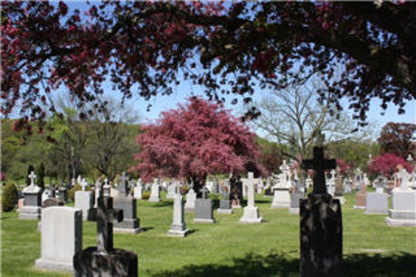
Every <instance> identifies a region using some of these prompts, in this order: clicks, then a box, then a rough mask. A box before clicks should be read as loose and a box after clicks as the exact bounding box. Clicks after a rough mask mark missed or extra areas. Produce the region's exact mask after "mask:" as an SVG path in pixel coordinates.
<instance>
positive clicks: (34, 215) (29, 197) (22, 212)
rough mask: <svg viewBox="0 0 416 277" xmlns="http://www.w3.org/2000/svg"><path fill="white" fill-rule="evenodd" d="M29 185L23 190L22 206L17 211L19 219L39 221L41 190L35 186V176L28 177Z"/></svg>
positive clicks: (32, 174) (32, 173)
mask: <svg viewBox="0 0 416 277" xmlns="http://www.w3.org/2000/svg"><path fill="white" fill-rule="evenodd" d="M29 178H30V179H31V182H30V185H29V186H27V187H25V188H24V189H23V197H24V206H23V207H22V208H21V209H19V218H20V219H40V217H41V205H42V189H41V188H40V187H38V186H36V185H35V178H36V175H35V173H34V172H33V171H32V172H31V173H30V175H29Z"/></svg>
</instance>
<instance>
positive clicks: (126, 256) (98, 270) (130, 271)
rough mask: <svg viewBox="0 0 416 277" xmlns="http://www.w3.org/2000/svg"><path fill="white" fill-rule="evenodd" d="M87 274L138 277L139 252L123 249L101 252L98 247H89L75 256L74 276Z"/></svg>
mask: <svg viewBox="0 0 416 277" xmlns="http://www.w3.org/2000/svg"><path fill="white" fill-rule="evenodd" d="M87 276H88V277H89V276H91V277H99V276H117V277H137V276H138V258H137V254H136V253H134V252H132V251H127V250H122V249H114V250H113V251H112V252H111V253H100V252H98V251H97V247H89V248H87V249H85V250H83V251H80V252H78V253H76V254H75V256H74V277H87Z"/></svg>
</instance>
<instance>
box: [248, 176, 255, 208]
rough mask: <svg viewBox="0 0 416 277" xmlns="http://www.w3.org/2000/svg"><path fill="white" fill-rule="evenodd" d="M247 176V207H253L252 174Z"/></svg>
mask: <svg viewBox="0 0 416 277" xmlns="http://www.w3.org/2000/svg"><path fill="white" fill-rule="evenodd" d="M247 175H248V176H247V177H248V178H247V179H248V184H247V187H248V191H247V206H248V207H254V174H253V172H249V173H248V174H247Z"/></svg>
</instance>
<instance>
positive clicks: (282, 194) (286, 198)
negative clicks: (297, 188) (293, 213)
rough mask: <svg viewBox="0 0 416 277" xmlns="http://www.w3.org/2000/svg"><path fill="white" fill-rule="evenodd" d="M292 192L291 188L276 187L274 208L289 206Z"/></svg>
mask: <svg viewBox="0 0 416 277" xmlns="http://www.w3.org/2000/svg"><path fill="white" fill-rule="evenodd" d="M289 207H290V193H289V189H275V190H274V194H273V202H272V206H271V208H272V209H277V208H289Z"/></svg>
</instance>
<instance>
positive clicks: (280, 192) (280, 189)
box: [271, 161, 291, 209]
mask: <svg viewBox="0 0 416 277" xmlns="http://www.w3.org/2000/svg"><path fill="white" fill-rule="evenodd" d="M288 169H289V168H288V166H287V164H286V161H283V164H282V166H281V167H280V170H281V171H282V173H280V174H279V175H278V178H279V179H278V182H277V184H276V185H274V186H273V201H272V206H271V208H272V209H277V208H289V207H290V203H291V198H290V193H289V190H290V187H291V183H289V182H288V181H289V179H288V172H287V170H288Z"/></svg>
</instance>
